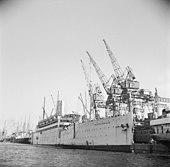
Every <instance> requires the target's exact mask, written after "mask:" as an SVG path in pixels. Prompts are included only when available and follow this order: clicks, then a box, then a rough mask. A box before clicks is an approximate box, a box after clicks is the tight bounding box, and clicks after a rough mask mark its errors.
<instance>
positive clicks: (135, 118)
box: [31, 40, 165, 152]
mask: <svg viewBox="0 0 170 167" xmlns="http://www.w3.org/2000/svg"><path fill="white" fill-rule="evenodd" d="M103 41H104V44H105V46H106V50H107V52H108V54H109V57H110V59H111V63H112V65H113V68H114V72H115V73H114V74H112V75H111V77H110V79H109V80H108V79H107V78H106V76H105V75H104V73H103V72H102V70H101V69H100V67H99V66H98V64H97V63H96V62H95V60H94V59H93V58H92V56H91V55H90V54H89V53H88V52H87V55H88V57H89V60H90V65H91V64H92V65H93V67H94V69H95V71H96V73H97V76H98V78H99V80H100V81H101V85H102V86H103V88H104V91H105V93H106V94H107V99H106V100H104V96H103V93H102V91H101V89H100V86H99V85H98V84H93V83H92V80H91V78H89V77H88V75H87V71H86V68H85V66H84V64H83V61H82V60H81V63H82V67H83V72H84V74H85V80H86V82H87V86H88V93H89V108H88V107H87V105H86V102H84V101H83V98H82V96H79V99H80V101H81V102H82V106H83V109H84V115H82V116H80V115H78V114H73V113H72V114H65V115H64V114H63V102H62V100H57V105H56V106H57V107H56V108H57V109H56V111H55V114H53V115H51V116H46V118H45V115H47V114H45V113H46V111H45V100H44V106H43V118H42V120H41V121H39V122H38V125H37V126H36V130H35V131H34V132H33V133H32V137H31V143H32V144H35V145H54V146H57V147H62V148H78V149H94V150H106V151H119V152H121V151H123V152H133V151H134V142H136V143H138V142H139V143H140V142H141V143H143V140H144V141H145V142H144V143H148V142H149V141H150V139H151V133H152V132H151V131H152V129H151V127H150V121H149V125H147V126H143V125H142V124H143V123H144V120H145V118H146V114H145V113H147V112H151V113H155V109H156V108H157V106H158V103H159V101H161V97H159V96H158V95H157V92H156V93H155V96H153V95H152V92H151V91H149V90H147V89H140V87H139V82H138V81H136V77H135V75H134V74H133V72H132V69H131V68H130V67H129V66H128V67H127V68H126V74H125V73H123V72H122V70H121V67H120V65H119V64H118V62H117V60H116V58H115V57H114V55H113V54H112V52H111V50H110V48H109V46H108V44H107V43H106V41H105V40H103ZM90 69H91V67H90ZM89 76H91V75H89ZM163 100H165V99H163ZM146 106H151V107H152V109H151V110H150V111H147V112H146V111H145V110H146ZM101 113H104V114H101ZM147 114H148V113H147ZM145 123H146V121H145ZM143 131H145V134H146V135H144V137H143V138H142V139H143V140H141V136H143V133H141V132H143ZM146 136H147V137H146Z"/></svg>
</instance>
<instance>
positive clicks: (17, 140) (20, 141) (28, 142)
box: [11, 138, 31, 144]
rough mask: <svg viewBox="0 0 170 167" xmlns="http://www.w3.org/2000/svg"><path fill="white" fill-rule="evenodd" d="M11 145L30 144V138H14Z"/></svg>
mask: <svg viewBox="0 0 170 167" xmlns="http://www.w3.org/2000/svg"><path fill="white" fill-rule="evenodd" d="M11 143H21V144H30V143H31V142H30V138H19V139H16V138H12V139H11Z"/></svg>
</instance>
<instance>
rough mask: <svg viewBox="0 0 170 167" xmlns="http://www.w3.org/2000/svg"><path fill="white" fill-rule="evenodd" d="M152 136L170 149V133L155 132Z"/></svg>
mask: <svg viewBox="0 0 170 167" xmlns="http://www.w3.org/2000/svg"><path fill="white" fill-rule="evenodd" d="M152 138H153V139H154V140H155V141H157V142H159V143H161V144H163V145H165V146H167V147H168V148H169V151H170V133H161V134H154V135H152Z"/></svg>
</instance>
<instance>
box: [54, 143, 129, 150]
mask: <svg viewBox="0 0 170 167" xmlns="http://www.w3.org/2000/svg"><path fill="white" fill-rule="evenodd" d="M55 146H56V147H57V148H63V149H84V150H99V151H114V152H132V145H93V146H92V145H89V146H87V145H64V144H63V145H61V144H59V145H55Z"/></svg>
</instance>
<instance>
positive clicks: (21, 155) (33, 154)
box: [0, 142, 170, 167]
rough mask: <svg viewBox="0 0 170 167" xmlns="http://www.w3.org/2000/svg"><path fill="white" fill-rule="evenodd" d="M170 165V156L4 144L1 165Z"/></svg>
mask: <svg viewBox="0 0 170 167" xmlns="http://www.w3.org/2000/svg"><path fill="white" fill-rule="evenodd" d="M55 166H56V167H95V166H97V167H103V166H104V167H108V166H110V167H133V166H136V167H152V166H153V167H160V166H162V167H169V166H170V155H161V154H136V153H118V152H106V151H94V150H78V149H75V150H73V149H58V148H56V147H53V146H35V145H26V144H15V143H3V142H2V143H0V167H55Z"/></svg>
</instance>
